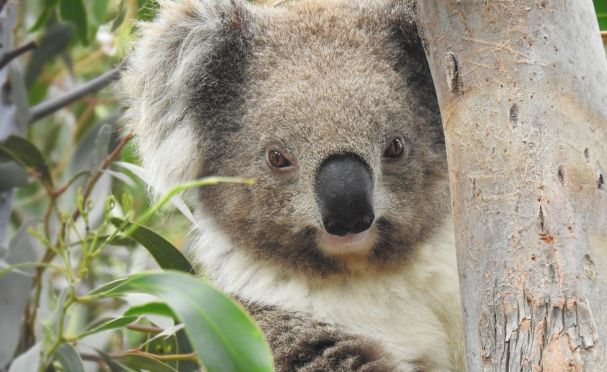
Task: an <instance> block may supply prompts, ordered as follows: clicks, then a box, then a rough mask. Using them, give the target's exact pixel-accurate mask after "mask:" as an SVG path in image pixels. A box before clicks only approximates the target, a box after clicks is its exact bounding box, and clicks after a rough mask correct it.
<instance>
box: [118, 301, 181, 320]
mask: <svg viewBox="0 0 607 372" xmlns="http://www.w3.org/2000/svg"><path fill="white" fill-rule="evenodd" d="M148 314H152V315H161V316H166V317H170V318H174V317H175V315H174V314H173V310H171V308H170V307H168V306H167V305H166V304H165V303H164V302H148V303H147V304H143V305H137V306H131V307H130V308H129V309H128V310H127V311H125V313H124V314H123V315H124V316H135V315H136V316H140V315H148Z"/></svg>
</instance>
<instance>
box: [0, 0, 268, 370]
mask: <svg viewBox="0 0 607 372" xmlns="http://www.w3.org/2000/svg"><path fill="white" fill-rule="evenodd" d="M17 3H19V2H15V3H13V4H9V5H6V4H4V2H0V4H3V6H6V8H5V9H3V10H4V11H7V9H8V8H9V7H11V6H12V7H13V8H14V9H15V10H17V17H16V25H15V26H16V27H15V30H16V32H14V33H13V34H12V36H14V40H13V42H12V45H13V47H16V46H17V45H24V46H25V47H24V48H15V49H14V51H17V52H18V53H19V54H22V55H21V56H20V57H19V58H18V59H15V60H13V61H12V62H11V63H10V65H7V66H5V68H4V69H3V70H4V71H6V72H7V74H6V75H2V74H0V79H2V84H5V80H4V79H5V78H6V79H10V86H9V89H10V90H11V95H12V98H13V100H14V104H12V105H10V106H6V107H5V106H0V117H2V119H3V121H2V122H1V123H2V124H1V125H0V214H1V212H2V209H6V208H7V206H8V207H12V208H11V214H10V226H9V230H8V231H6V230H5V227H6V226H3V225H2V219H1V218H0V285H1V286H2V288H3V291H2V292H1V293H0V304H1V305H0V306H2V310H1V313H2V317H0V371H1V370H5V368H6V369H9V368H10V369H9V370H10V371H23V370H28V371H29V370H39V371H44V370H47V369H49V368H50V369H51V370H52V369H54V370H59V371H84V370H85V369H87V370H91V369H101V370H111V371H122V370H128V371H131V370H154V371H176V370H179V371H188V370H198V369H200V368H201V366H203V368H204V369H206V370H209V371H217V370H221V371H224V370H225V371H229V370H233V371H238V370H240V371H242V370H247V371H249V370H257V371H267V370H271V369H272V360H271V356H270V352H269V349H268V346H267V344H266V342H265V340H264V338H263V335H262V334H261V332H260V331H259V329H258V328H257V327H256V325H255V324H254V323H253V321H252V320H251V319H250V318H249V316H248V315H247V314H246V312H245V311H244V310H243V309H242V307H241V306H240V305H239V304H237V303H236V302H234V301H233V300H231V299H230V298H229V297H228V296H226V295H225V294H223V293H221V292H220V291H218V290H217V289H215V288H213V287H212V286H211V285H210V284H209V283H207V282H206V281H204V280H203V279H201V278H198V277H196V276H193V275H192V274H193V273H194V269H193V265H192V264H191V263H190V262H189V260H188V259H187V257H186V256H185V255H184V254H183V253H182V251H181V250H180V249H178V248H177V247H183V246H184V241H185V240H184V238H183V237H184V236H187V231H188V228H189V224H190V223H189V221H188V218H187V217H188V216H189V217H190V218H191V213H190V211H189V209H187V208H188V207H187V206H186V205H185V204H184V203H183V201H181V199H180V198H179V194H180V193H181V192H183V191H185V190H187V189H189V188H193V187H203V186H205V185H209V184H217V183H223V182H238V183H242V184H243V186H242V187H247V186H246V184H248V183H251V182H252V180H248V179H239V178H228V177H213V178H207V179H202V180H198V181H195V182H191V183H189V184H185V185H180V186H177V187H176V188H174V189H173V190H171V191H170V192H169V193H168V194H167V195H165V196H164V197H163V198H161V199H160V200H158V202H156V203H155V204H153V205H150V204H149V200H148V199H147V198H146V196H145V188H146V186H145V180H141V179H140V178H139V177H140V176H142V175H143V172H141V169H140V168H139V167H138V166H136V165H135V164H136V163H137V158H136V155H135V153H134V150H133V148H132V145H131V144H130V140H131V138H132V135H131V134H130V133H124V132H123V131H121V129H120V127H119V124H118V118H119V116H120V107H119V105H118V102H117V100H116V97H114V95H113V91H112V89H111V88H110V89H106V90H103V91H100V92H96V91H97V90H98V89H99V88H101V87H103V86H105V85H107V84H108V83H110V82H111V81H112V80H114V79H115V78H116V76H117V75H118V69H112V68H113V67H115V66H117V65H119V64H120V62H121V61H122V60H123V59H124V58H125V55H126V53H127V51H128V48H129V47H130V45H131V43H132V40H133V37H134V36H133V28H134V24H135V22H136V21H137V20H146V19H150V18H151V17H153V15H154V12H155V9H156V8H157V4H156V2H155V1H153V0H115V1H105V0H45V1H40V0H28V1H22V2H20V3H19V4H18V5H17ZM9 17H10V14H9ZM10 21H11V22H13V21H15V20H14V19H12V20H10ZM2 24H3V23H2V22H1V21H0V25H2ZM0 28H2V26H0ZM6 28H7V27H5V29H0V34H2V35H6ZM2 35H0V36H2ZM30 41H35V42H36V47H35V48H34V44H32V43H30ZM9 50H10V49H9ZM108 71H109V72H108ZM98 76H100V77H98ZM6 123H10V124H11V125H10V126H7V125H6ZM7 129H8V130H7ZM15 187H16V190H15V192H14V195H12V194H13V192H11V191H10V190H11V189H13V188H15ZM6 201H8V202H9V203H10V204H8V203H6ZM171 203H173V204H176V205H177V206H178V207H179V209H180V210H182V211H184V213H185V215H181V214H178V213H167V212H166V210H167V207H166V206H165V205H167V204H171ZM159 212H160V213H159ZM184 216H186V217H184ZM5 231H6V233H5ZM6 235H12V236H14V238H13V239H11V241H10V243H9V244H8V249H5V248H2V247H1V246H2V245H3V244H5V240H6V239H4V237H5V236H6ZM154 268H160V269H162V270H163V271H149V269H154ZM116 278H121V279H116ZM4 288H6V290H4ZM95 288H96V289H95ZM176 288H179V290H175V289H176ZM144 294H145V295H144ZM146 296H147V297H146ZM20 322H22V324H21V326H20Z"/></svg>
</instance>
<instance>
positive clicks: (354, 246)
mask: <svg viewBox="0 0 607 372" xmlns="http://www.w3.org/2000/svg"><path fill="white" fill-rule="evenodd" d="M377 239H378V232H377V229H375V228H370V229H368V230H365V231H363V232H361V233H358V234H346V235H344V236H339V235H333V234H329V233H327V232H326V231H324V230H322V229H321V230H319V232H318V235H317V245H318V247H319V248H320V250H321V251H322V252H323V253H325V254H327V255H328V256H342V255H357V256H359V255H361V256H366V255H368V254H369V253H370V252H371V251H372V250H373V248H374V247H375V244H376V242H377Z"/></svg>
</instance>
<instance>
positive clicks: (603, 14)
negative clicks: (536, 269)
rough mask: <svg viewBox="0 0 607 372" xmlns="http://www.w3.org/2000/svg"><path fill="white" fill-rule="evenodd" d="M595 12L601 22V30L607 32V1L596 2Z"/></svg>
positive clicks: (596, 0) (598, 0)
mask: <svg viewBox="0 0 607 372" xmlns="http://www.w3.org/2000/svg"><path fill="white" fill-rule="evenodd" d="M594 10H595V11H596V17H597V19H598V21H599V28H600V29H601V30H603V31H605V30H607V1H605V0H594Z"/></svg>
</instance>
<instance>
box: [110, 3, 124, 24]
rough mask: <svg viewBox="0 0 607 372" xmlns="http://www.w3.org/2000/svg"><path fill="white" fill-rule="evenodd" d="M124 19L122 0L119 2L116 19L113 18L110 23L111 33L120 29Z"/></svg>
mask: <svg viewBox="0 0 607 372" xmlns="http://www.w3.org/2000/svg"><path fill="white" fill-rule="evenodd" d="M124 18H126V3H125V1H124V0H121V1H120V5H119V6H118V14H117V15H116V18H114V22H112V30H111V31H112V32H114V31H116V29H117V28H118V27H120V25H121V24H122V22H124Z"/></svg>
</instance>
